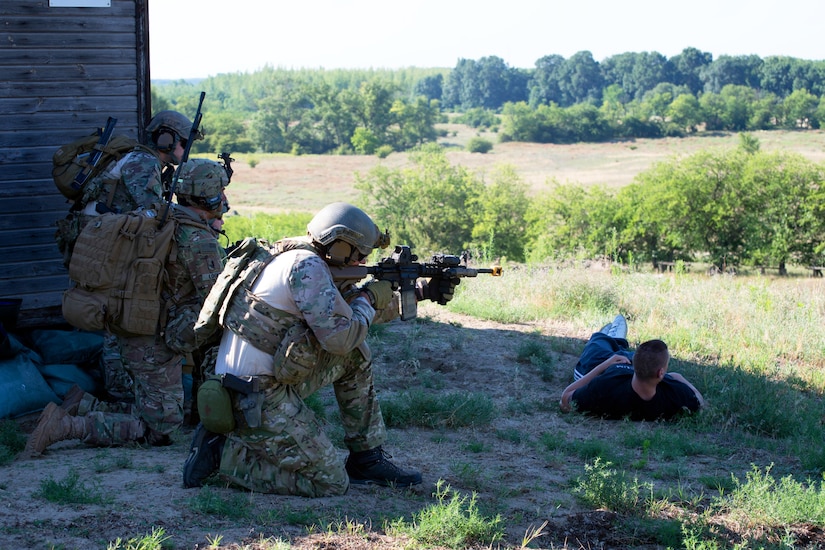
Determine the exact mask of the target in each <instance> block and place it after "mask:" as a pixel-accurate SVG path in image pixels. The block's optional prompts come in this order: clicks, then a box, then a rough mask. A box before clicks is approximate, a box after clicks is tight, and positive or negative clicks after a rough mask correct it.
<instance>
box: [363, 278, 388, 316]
mask: <svg viewBox="0 0 825 550" xmlns="http://www.w3.org/2000/svg"><path fill="white" fill-rule="evenodd" d="M361 291H362V292H366V293H367V294H368V295H369V297H370V303H372V307H373V308H375V309H384V308H385V307H387V304H389V303H390V300H392V284H391V283H390V282H389V281H370V282H368V283H367V284H365V285H364V286H363V287H361Z"/></svg>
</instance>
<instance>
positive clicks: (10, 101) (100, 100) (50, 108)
mask: <svg viewBox="0 0 825 550" xmlns="http://www.w3.org/2000/svg"><path fill="white" fill-rule="evenodd" d="M123 103H124V101H123V98H122V97H115V96H111V95H98V96H86V97H78V96H60V97H37V96H33V97H21V98H7V99H5V100H4V101H0V115H6V114H8V115H15V114H16V115H24V114H28V115H34V114H51V113H60V112H64V111H89V112H101V111H102V112H108V111H117V110H120V109H122V108H123ZM106 118H107V117H103V123H105V122H106Z"/></svg>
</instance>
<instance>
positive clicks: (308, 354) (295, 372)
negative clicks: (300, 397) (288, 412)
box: [272, 323, 323, 384]
mask: <svg viewBox="0 0 825 550" xmlns="http://www.w3.org/2000/svg"><path fill="white" fill-rule="evenodd" d="M322 351H323V349H322V348H321V345H320V344H319V343H318V339H317V338H316V337H315V335H314V334H313V333H312V331H311V330H310V329H309V328H308V327H306V326H305V325H304V324H303V323H302V324H298V325H293V326H292V327H290V328H289V329H288V330H287V331H286V334H285V335H284V338H283V340H281V344H280V345H279V346H278V349H277V350H276V351H275V354H274V356H273V362H272V366H273V368H272V376H273V377H274V378H275V380H277V381H278V382H280V383H281V384H300V383H301V382H303V381H304V379H305V378H307V376H309V374H310V373H311V372H312V371H313V370H314V369H317V368H318V367H319V366H321V365H320V363H321V353H322Z"/></svg>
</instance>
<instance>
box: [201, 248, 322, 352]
mask: <svg viewBox="0 0 825 550" xmlns="http://www.w3.org/2000/svg"><path fill="white" fill-rule="evenodd" d="M296 249H301V250H309V251H312V252H317V250H316V249H315V248H314V247H313V246H312V245H311V244H310V243H308V242H306V241H302V240H298V239H283V240H280V241H277V242H275V243H274V244H269V243H267V242H266V241H262V240H256V239H253V238H247V239H245V240H244V241H242V242H241V243H240V244H239V245H238V247H237V248H236V249H235V250H233V251H232V252H231V253H230V254H229V256H228V257H227V261H226V264H225V265H224V268H223V271H222V272H221V274H220V276H219V277H218V279H217V280H216V281H215V284H214V285H213V286H212V289H211V290H210V292H209V295H208V296H207V298H206V301H205V302H204V305H203V308H202V309H201V312H200V316H199V317H198V321H197V323H196V324H195V334H196V338H197V339H198V341H205V340H208V339H209V338H210V337H211V336H212V334H214V332H215V331H216V330H217V327H218V326H222V327H225V328H228V329H229V330H231V331H232V332H234V333H235V334H237V335H238V336H240V337H241V338H243V339H244V340H246V341H247V342H249V343H250V344H252V345H253V346H255V347H256V348H258V349H259V350H261V351H264V352H266V353H270V354H275V352H276V351H277V350H278V347H279V346H280V345H281V342H282V341H283V340H284V337H285V336H286V335H287V333H288V331H289V330H290V329H292V328H293V327H303V326H304V322H303V319H301V318H299V317H297V316H295V315H293V314H291V313H287V312H285V311H282V310H279V309H277V308H274V307H272V306H271V305H269V304H267V303H266V302H264V301H263V300H262V299H261V298H259V297H258V296H256V295H255V294H254V293H253V292H252V287H253V285H254V284H255V281H257V279H258V277H259V276H260V274H261V272H263V270H264V268H265V267H266V266H267V265H269V263H270V262H271V261H272V260H274V259H275V258H277V257H278V256H279V255H280V254H282V253H284V252H286V251H288V250H296Z"/></svg>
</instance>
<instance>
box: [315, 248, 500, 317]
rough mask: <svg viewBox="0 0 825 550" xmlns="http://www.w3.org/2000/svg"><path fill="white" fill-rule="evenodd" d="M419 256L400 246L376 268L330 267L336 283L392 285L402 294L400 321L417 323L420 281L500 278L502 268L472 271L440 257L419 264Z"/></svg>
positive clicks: (458, 261) (452, 258) (451, 258)
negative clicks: (369, 280) (375, 281)
mask: <svg viewBox="0 0 825 550" xmlns="http://www.w3.org/2000/svg"><path fill="white" fill-rule="evenodd" d="M417 260H418V256H416V255H415V254H413V253H412V251H411V250H410V247H409V246H406V245H397V246H396V247H395V252H393V254H392V255H391V256H390V257H388V258H383V259H382V260H381V261H379V262H378V263H377V264H375V265H363V266H361V265H359V266H346V267H332V266H331V267H330V271H331V272H332V278H333V279H334V280H336V281H345V280H359V281H360V280H361V279H364V278H366V277H367V276H368V275H372V276H373V277H374V278H375V279H378V280H380V281H390V283H392V288H393V290H397V291H399V292H400V293H401V320H403V321H407V320H409V319H414V318H415V317H416V315H418V300H417V299H416V297H415V282H416V280H417V279H418V278H419V277H425V278H433V279H456V278H464V277H477V276H478V275H480V274H489V275H492V276H493V277H500V276H501V266H493V267H491V268H479V269H475V268H470V267H467V266H466V265H462V263H461V259H460V258H459V257H458V256H452V255H447V254H437V255H435V256H433V257H432V259H431V260H430V262H426V263H419V262H418V261H417Z"/></svg>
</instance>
